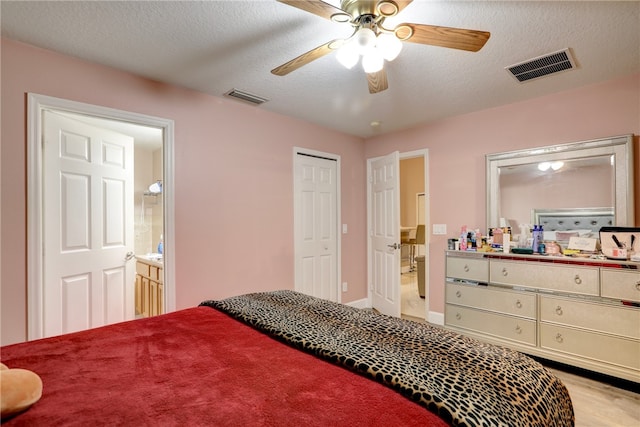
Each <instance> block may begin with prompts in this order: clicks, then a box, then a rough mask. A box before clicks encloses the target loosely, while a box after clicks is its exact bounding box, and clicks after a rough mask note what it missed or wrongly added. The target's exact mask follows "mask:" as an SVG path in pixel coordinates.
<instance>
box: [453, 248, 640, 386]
mask: <svg viewBox="0 0 640 427" xmlns="http://www.w3.org/2000/svg"><path fill="white" fill-rule="evenodd" d="M446 276H447V279H446V280H447V282H446V286H445V303H446V304H445V325H446V327H447V328H449V329H454V330H456V331H458V332H460V333H463V334H465V335H469V336H473V337H475V338H478V339H481V340H483V341H488V342H492V343H495V344H500V345H504V346H507V347H510V348H513V349H515V350H519V351H522V352H523V353H527V354H531V355H534V356H539V357H543V358H546V359H549V360H555V361H558V362H562V363H566V364H569V365H573V366H577V367H581V368H584V369H589V370H592V371H596V372H601V373H604V374H607V375H612V376H615V377H619V378H623V379H626V380H630V381H634V382H638V383H640V263H631V262H615V261H608V260H603V261H600V260H585V259H574V258H564V257H549V256H537V255H514V254H498V253H475V252H462V251H447V254H446Z"/></svg>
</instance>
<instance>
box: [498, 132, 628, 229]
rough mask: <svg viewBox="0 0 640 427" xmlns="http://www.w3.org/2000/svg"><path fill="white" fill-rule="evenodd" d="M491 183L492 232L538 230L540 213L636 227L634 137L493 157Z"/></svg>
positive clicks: (604, 139)
mask: <svg viewBox="0 0 640 427" xmlns="http://www.w3.org/2000/svg"><path fill="white" fill-rule="evenodd" d="M486 179H487V189H486V192H487V193H486V202H487V229H489V228H493V227H498V226H512V227H518V226H519V225H520V224H536V223H537V222H536V220H537V215H539V213H540V212H558V213H562V212H568V213H570V215H575V213H576V212H577V213H584V214H585V216H588V215H591V214H601V213H606V215H608V216H609V217H608V218H606V219H603V218H600V219H599V221H602V220H605V221H610V222H611V223H610V224H608V225H613V226H633V222H634V200H633V194H634V185H633V136H632V135H623V136H616V137H611V138H603V139H596V140H589V141H580V142H573V143H567V144H559V145H552V146H546V147H538V148H531V149H526V150H518V151H509V152H503V153H495V154H488V155H486ZM501 220H502V221H501ZM589 222H593V219H592V218H589ZM584 225H585V224H581V227H580V228H583V226H584ZM597 228H599V225H598V227H597ZM593 231H594V232H597V230H593Z"/></svg>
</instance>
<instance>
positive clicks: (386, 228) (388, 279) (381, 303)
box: [369, 151, 401, 317]
mask: <svg viewBox="0 0 640 427" xmlns="http://www.w3.org/2000/svg"><path fill="white" fill-rule="evenodd" d="M369 163H370V166H369V186H370V189H369V212H370V218H369V227H370V228H369V236H370V256H369V263H370V267H369V274H370V278H371V279H370V280H371V285H370V287H371V304H372V306H373V308H375V309H376V310H378V311H379V312H381V313H382V314H386V315H389V316H394V317H400V303H401V296H400V191H399V189H400V174H399V170H400V155H399V153H398V152H397V151H396V152H394V153H391V154H389V155H388V156H385V157H381V158H377V159H374V160H370V162H369Z"/></svg>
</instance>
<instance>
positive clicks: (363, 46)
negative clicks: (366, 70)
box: [353, 28, 376, 55]
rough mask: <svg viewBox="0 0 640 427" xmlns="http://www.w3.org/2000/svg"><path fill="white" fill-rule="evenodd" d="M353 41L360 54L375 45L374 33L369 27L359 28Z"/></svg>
mask: <svg viewBox="0 0 640 427" xmlns="http://www.w3.org/2000/svg"><path fill="white" fill-rule="evenodd" d="M353 41H354V43H355V45H356V46H357V48H358V51H359V52H360V55H365V53H366V52H367V51H368V50H369V49H372V48H373V47H375V45H376V33H374V32H373V30H372V29H370V28H360V29H359V30H358V32H357V33H356V36H355V38H354V40H353Z"/></svg>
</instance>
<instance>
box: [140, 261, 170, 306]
mask: <svg viewBox="0 0 640 427" xmlns="http://www.w3.org/2000/svg"><path fill="white" fill-rule="evenodd" d="M163 273H164V272H163V265H162V261H159V260H158V259H157V257H153V256H136V286H135V292H136V298H135V300H136V316H138V317H149V316H157V315H158V314H163V313H164V279H163V277H164V274H163Z"/></svg>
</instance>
